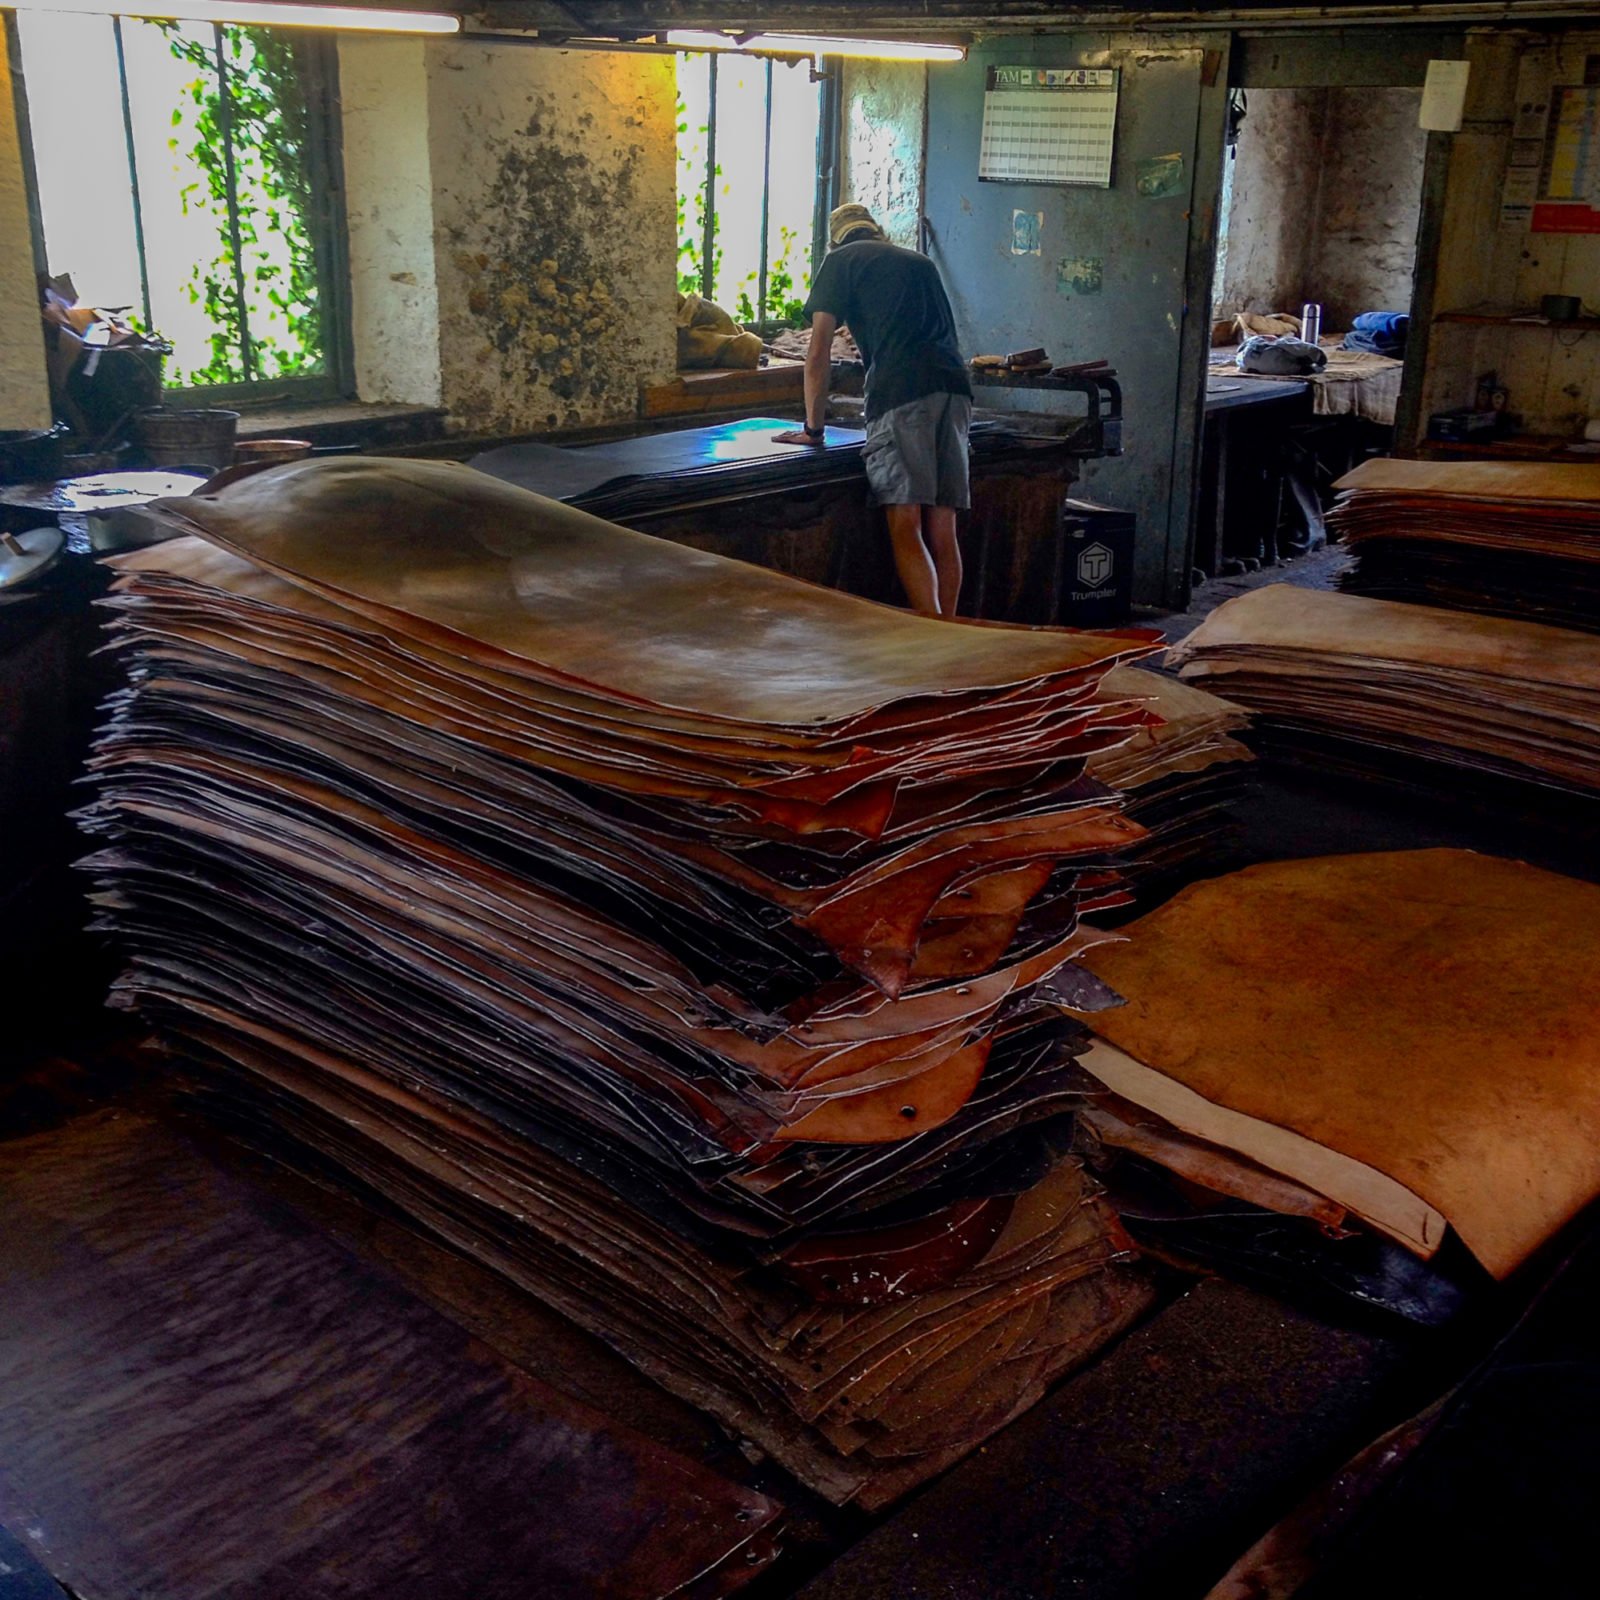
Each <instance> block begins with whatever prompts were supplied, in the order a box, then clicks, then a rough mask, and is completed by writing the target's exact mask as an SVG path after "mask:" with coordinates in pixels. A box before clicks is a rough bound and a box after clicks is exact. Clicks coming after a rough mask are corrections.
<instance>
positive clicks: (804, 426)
mask: <svg viewBox="0 0 1600 1600" xmlns="http://www.w3.org/2000/svg"><path fill="white" fill-rule="evenodd" d="M800 431H801V433H803V434H804V435H805V436H806V438H808V439H820V438H822V436H823V435H824V434H825V433H827V431H828V425H827V423H823V425H822V426H821V427H820V428H813V427H812V426H811V424H810V423H809V422H803V423H801V424H800Z"/></svg>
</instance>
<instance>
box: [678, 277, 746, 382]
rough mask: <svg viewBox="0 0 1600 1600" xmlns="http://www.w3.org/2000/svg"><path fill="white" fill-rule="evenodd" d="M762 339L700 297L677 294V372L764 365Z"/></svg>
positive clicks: (718, 307)
mask: <svg viewBox="0 0 1600 1600" xmlns="http://www.w3.org/2000/svg"><path fill="white" fill-rule="evenodd" d="M765 348H766V346H765V345H763V344H762V342H761V335H760V334H758V333H751V332H750V331H749V330H748V329H747V328H741V327H740V326H739V324H738V323H737V322H735V321H734V320H733V318H732V317H731V316H729V314H728V313H727V312H726V311H724V310H723V309H722V307H721V306H719V305H717V304H715V303H714V302H713V301H710V300H706V299H704V298H703V297H702V296H700V295H697V294H684V293H683V292H682V291H681V290H680V291H679V294H678V368H679V370H680V371H683V370H686V369H690V368H699V367H738V368H746V369H753V368H755V367H759V366H760V365H761V354H762V351H763V350H764V349H765Z"/></svg>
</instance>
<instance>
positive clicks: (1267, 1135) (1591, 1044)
mask: <svg viewBox="0 0 1600 1600" xmlns="http://www.w3.org/2000/svg"><path fill="white" fill-rule="evenodd" d="M1596 916H1600V888H1597V887H1596V886H1594V885H1592V884H1586V883H1581V882H1578V881H1576V880H1573V879H1570V878H1565V877H1562V876H1560V875H1558V874H1556V873H1551V872H1545V871H1542V870H1540V869H1537V868H1534V867H1529V866H1525V865H1523V864H1522V863H1520V862H1515V861H1504V860H1500V859H1498V858H1496V857H1493V856H1483V855H1477V854H1475V853H1473V852H1471V851H1465V850H1425V851H1407V852H1395V853H1389V854H1375V855H1355V856H1335V857H1326V858H1322V859H1317V860H1302V861H1284V862H1273V863H1269V864H1266V865H1263V866H1255V867H1250V868H1247V869H1246V870H1244V871H1242V872H1237V873H1233V874H1231V875H1228V876H1226V877H1222V878H1216V879H1211V880H1209V881H1207V882H1203V883H1199V884H1196V885H1193V886H1192V887H1190V888H1188V889H1185V890H1183V891H1182V892H1181V893H1180V894H1179V895H1177V896H1176V897H1175V898H1174V899H1173V900H1171V901H1169V902H1168V903H1167V904H1166V905H1165V906H1163V907H1162V908H1160V909H1159V910H1157V911H1155V912H1153V913H1151V914H1150V915H1148V916H1146V917H1144V918H1142V919H1141V920H1140V921H1138V922H1137V923H1135V924H1133V925H1132V926H1131V928H1130V929H1129V930H1128V931H1129V933H1130V938H1129V940H1128V941H1127V942H1126V943H1123V944H1117V945H1114V946H1112V945H1107V946H1105V947H1103V948H1101V949H1099V950H1096V951H1095V952H1093V953H1092V954H1091V955H1090V956H1089V957H1088V963H1089V965H1090V966H1091V967H1092V968H1093V969H1094V971H1095V972H1096V974H1097V975H1098V976H1099V977H1101V978H1102V979H1103V980H1104V981H1105V982H1107V983H1108V984H1110V985H1112V986H1113V987H1114V988H1115V989H1116V990H1117V991H1118V992H1119V993H1120V994H1121V995H1123V996H1124V998H1125V999H1126V1001H1127V1004H1126V1005H1125V1006H1123V1007H1120V1008H1113V1009H1111V1010H1107V1011H1104V1012H1102V1013H1098V1014H1096V1015H1095V1016H1094V1017H1093V1018H1092V1019H1091V1026H1092V1027H1093V1030H1094V1032H1095V1034H1096V1035H1097V1042H1096V1044H1095V1046H1094V1048H1093V1049H1091V1050H1090V1051H1088V1052H1087V1053H1086V1054H1085V1055H1084V1056H1083V1057H1082V1067H1083V1069H1084V1070H1085V1071H1087V1072H1088V1073H1089V1074H1091V1075H1092V1076H1093V1078H1094V1079H1095V1080H1096V1081H1097V1082H1098V1083H1099V1084H1100V1085H1101V1087H1102V1090H1103V1092H1104V1094H1105V1096H1106V1099H1105V1101H1104V1103H1103V1104H1102V1105H1101V1106H1098V1107H1096V1108H1094V1109H1093V1110H1091V1111H1089V1112H1087V1113H1086V1114H1085V1120H1086V1123H1087V1124H1088V1126H1089V1128H1090V1130H1091V1131H1092V1132H1093V1133H1094V1134H1096V1135H1098V1137H1099V1138H1100V1139H1101V1141H1102V1142H1103V1144H1104V1145H1106V1146H1110V1147H1112V1148H1113V1149H1117V1150H1122V1151H1127V1152H1130V1153H1132V1154H1133V1155H1135V1156H1137V1157H1139V1158H1141V1159H1142V1160H1144V1161H1145V1162H1147V1163H1152V1164H1154V1165H1155V1166H1157V1167H1159V1168H1161V1169H1163V1170H1164V1171H1165V1172H1167V1173H1168V1174H1169V1175H1170V1176H1171V1177H1173V1178H1174V1179H1175V1180H1177V1182H1178V1183H1179V1184H1180V1185H1183V1186H1188V1187H1189V1188H1190V1189H1191V1190H1193V1191H1198V1193H1197V1194H1193V1193H1192V1194H1191V1195H1190V1197H1189V1198H1190V1202H1191V1211H1192V1213H1193V1214H1194V1215H1195V1217H1196V1218H1197V1219H1198V1218H1202V1217H1206V1216H1208V1215H1212V1216H1214V1215H1216V1214H1218V1213H1223V1214H1225V1213H1226V1211H1227V1209H1228V1206H1229V1204H1232V1205H1233V1206H1236V1207H1238V1208H1240V1211H1241V1213H1242V1214H1243V1213H1248V1212H1249V1211H1254V1212H1255V1213H1256V1214H1257V1216H1260V1215H1263V1214H1264V1215H1267V1216H1269V1217H1273V1218H1275V1219H1276V1221H1277V1224H1278V1225H1279V1229H1280V1231H1283V1230H1285V1229H1289V1228H1290V1227H1291V1224H1292V1228H1293V1229H1295V1230H1298V1231H1299V1233H1300V1235H1301V1236H1302V1237H1301V1243H1302V1245H1303V1246H1307V1247H1309V1246H1310V1245H1313V1244H1315V1245H1320V1247H1321V1249H1322V1252H1323V1255H1324V1257H1325V1259H1326V1261H1327V1262H1328V1263H1329V1264H1330V1269H1337V1267H1338V1265H1339V1259H1340V1257H1341V1256H1352V1257H1353V1258H1355V1259H1357V1260H1359V1258H1360V1256H1361V1253H1362V1252H1363V1251H1365V1252H1367V1254H1368V1257H1369V1259H1370V1257H1371V1251H1372V1250H1373V1248H1374V1246H1375V1244H1376V1243H1377V1242H1379V1241H1387V1248H1388V1249H1389V1250H1391V1251H1396V1250H1397V1251H1399V1252H1403V1254H1404V1256H1405V1257H1406V1258H1409V1259H1410V1260H1411V1262H1412V1263H1413V1265H1414V1267H1416V1269H1417V1272H1420V1271H1421V1266H1420V1264H1421V1263H1423V1262H1428V1261H1433V1262H1436V1263H1438V1262H1444V1261H1446V1260H1448V1257H1449V1245H1448V1243H1447V1235H1448V1236H1449V1238H1450V1239H1453V1240H1454V1241H1457V1242H1458V1243H1457V1248H1458V1249H1459V1248H1460V1247H1464V1251H1465V1253H1466V1255H1467V1257H1469V1258H1470V1261H1469V1264H1470V1263H1476V1266H1475V1268H1473V1270H1475V1271H1477V1272H1479V1273H1480V1274H1482V1273H1487V1274H1488V1275H1490V1276H1492V1277H1494V1278H1504V1277H1506V1276H1508V1275H1509V1274H1511V1273H1512V1272H1514V1271H1515V1270H1516V1269H1517V1268H1518V1267H1519V1266H1520V1265H1521V1264H1522V1263H1523V1262H1524V1261H1526V1260H1527V1259H1528V1257H1529V1256H1530V1255H1532V1254H1533V1253H1534V1252H1536V1251H1537V1250H1539V1249H1540V1248H1541V1247H1542V1246H1543V1245H1544V1244H1545V1243H1546V1241H1548V1240H1549V1239H1551V1238H1552V1237H1553V1236H1554V1235H1555V1234H1556V1233H1557V1232H1558V1231H1559V1230H1560V1229H1561V1228H1562V1227H1563V1226H1564V1225H1565V1224H1566V1223H1567V1222H1568V1221H1569V1220H1570V1219H1571V1218H1572V1217H1574V1216H1575V1215H1576V1214H1577V1213H1578V1212H1579V1210H1580V1209H1582V1208H1583V1207H1584V1206H1585V1205H1586V1204H1588V1203H1589V1202H1590V1201H1591V1200H1593V1199H1594V1198H1595V1196H1596V1195H1597V1194H1600V1070H1597V1069H1600V1013H1597V1012H1596V1009H1595V1006H1594V1003H1593V998H1594V994H1595V993H1596V985H1597V984H1600V950H1597V947H1596V945H1595V942H1594V940H1593V938H1592V937H1591V930H1592V929H1593V926H1594V919H1595V917H1596ZM1486 996H1492V997H1494V1000H1495V1010H1494V1014H1493V1015H1492V1016H1490V1015H1487V1014H1486V1013H1485V1009H1484V1006H1485V997H1486ZM1131 1220H1132V1219H1131V1218H1130V1222H1131ZM1168 1220H1169V1221H1170V1220H1171V1219H1170V1218H1169V1219H1168ZM1246 1220H1248V1218H1246ZM1181 1234H1182V1229H1181V1228H1169V1237H1170V1236H1173V1235H1176V1236H1179V1237H1181ZM1280 1253H1281V1252H1280ZM1363 1270H1364V1269H1363ZM1356 1275H1357V1276H1359V1275H1360V1273H1357V1274H1356ZM1390 1278H1391V1282H1392V1280H1393V1278H1394V1272H1393V1270H1392V1267H1391V1268H1390ZM1425 1281H1426V1280H1425V1279H1423V1278H1421V1277H1419V1276H1417V1275H1416V1273H1413V1276H1412V1285H1413V1288H1414V1289H1417V1290H1418V1291H1419V1292H1421V1290H1422V1288H1423V1285H1424V1284H1425ZM1372 1297H1374V1298H1382V1296H1381V1295H1380V1294H1377V1293H1375V1292H1374V1293H1373V1296H1372Z"/></svg>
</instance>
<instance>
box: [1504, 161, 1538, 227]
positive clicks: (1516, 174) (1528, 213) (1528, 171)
mask: <svg viewBox="0 0 1600 1600" xmlns="http://www.w3.org/2000/svg"><path fill="white" fill-rule="evenodd" d="M1538 198H1539V169H1538V168H1537V167H1507V168H1506V179H1505V186H1504V187H1503V188H1502V189H1501V191H1500V226H1501V227H1502V228H1521V229H1526V228H1527V227H1528V225H1529V224H1530V223H1531V222H1532V220H1533V202H1534V201H1535V200H1537V199H1538Z"/></svg>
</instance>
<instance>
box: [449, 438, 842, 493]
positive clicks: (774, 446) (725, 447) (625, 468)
mask: <svg viewBox="0 0 1600 1600" xmlns="http://www.w3.org/2000/svg"><path fill="white" fill-rule="evenodd" d="M797 426H798V424H796V423H795V422H793V421H789V422H785V421H783V420H781V419H779V418H775V417H746V418H742V419H741V420H739V421H738V422H724V423H719V424H717V425H715V426H713V427H708V428H674V429H671V430H670V431H666V432H660V433H645V434H639V435H637V436H636V437H634V438H631V439H618V440H615V441H612V442H610V443H606V444H591V445H579V446H572V447H562V446H558V445H549V444H506V445H498V446H496V447H495V448H494V449H493V450H485V451H483V452H482V453H481V454H479V455H476V456H474V457H473V458H472V460H471V461H470V462H469V463H468V465H469V466H471V467H473V468H474V469H475V470H476V471H479V472H482V473H485V474H487V475H488V476H489V477H492V478H498V479H500V480H501V481H502V482H504V483H511V484H515V485H516V486H517V487H518V488H519V489H529V490H531V491H532V492H533V493H535V494H540V495H545V496H547V497H548V498H550V499H552V500H565V501H567V502H569V503H576V504H580V505H584V504H588V503H589V502H591V501H592V500H594V499H595V498H596V497H597V496H598V495H601V494H603V493H604V492H605V491H608V490H609V491H615V490H616V489H618V488H619V487H621V486H622V485H630V486H637V485H639V484H640V483H641V480H644V481H648V480H661V479H666V480H668V486H663V488H665V489H666V492H669V493H671V492H674V491H676V492H677V493H681V492H682V487H683V481H684V479H685V478H688V479H690V480H695V479H703V478H704V477H706V476H707V475H709V474H716V475H719V476H731V475H734V474H737V475H738V476H739V477H741V478H742V479H745V480H749V479H751V478H755V477H758V476H759V478H760V479H762V480H769V479H772V478H778V477H781V478H783V479H786V480H792V481H793V482H795V483H796V484H804V483H805V482H806V480H807V479H808V478H809V477H812V476H814V475H815V470H816V467H817V465H818V464H819V463H826V465H827V466H829V467H832V466H834V465H835V464H837V463H838V462H840V461H847V462H850V463H852V464H854V463H856V462H859V460H860V458H861V445H862V441H863V440H864V439H865V437H866V435H865V434H864V433H862V431H861V430H860V429H858V428H841V427H830V428H829V429H828V432H827V437H826V439H825V440H824V442H823V445H822V447H821V448H820V449H819V448H818V447H817V446H815V445H799V444H780V443H778V442H777V440H776V438H775V437H774V436H775V435H776V434H779V433H788V432H792V431H793V430H794V429H795V428H796V427H797ZM669 486H670V487H669ZM658 492H659V491H658Z"/></svg>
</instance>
